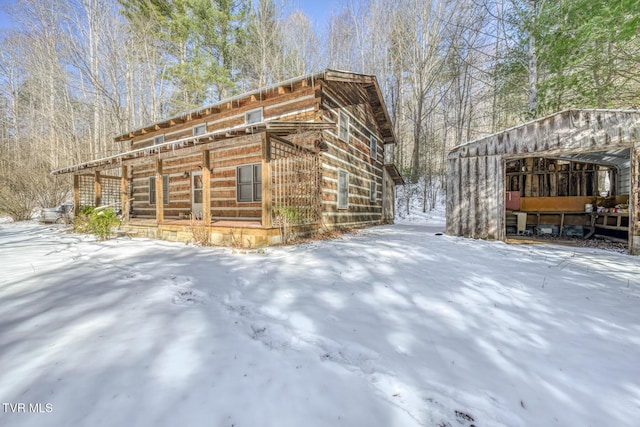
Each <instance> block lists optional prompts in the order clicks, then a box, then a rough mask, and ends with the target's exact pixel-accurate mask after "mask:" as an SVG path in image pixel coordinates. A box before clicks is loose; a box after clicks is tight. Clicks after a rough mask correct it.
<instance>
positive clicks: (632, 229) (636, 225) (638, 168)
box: [612, 143, 640, 255]
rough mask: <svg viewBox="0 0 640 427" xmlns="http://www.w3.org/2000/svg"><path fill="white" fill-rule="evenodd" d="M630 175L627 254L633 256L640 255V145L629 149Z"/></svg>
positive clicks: (637, 144)
mask: <svg viewBox="0 0 640 427" xmlns="http://www.w3.org/2000/svg"><path fill="white" fill-rule="evenodd" d="M630 173H631V180H630V181H631V182H630V184H631V191H629V252H630V253H631V254H633V255H640V143H636V144H635V146H634V147H632V148H631V171H630ZM612 185H613V183H612Z"/></svg>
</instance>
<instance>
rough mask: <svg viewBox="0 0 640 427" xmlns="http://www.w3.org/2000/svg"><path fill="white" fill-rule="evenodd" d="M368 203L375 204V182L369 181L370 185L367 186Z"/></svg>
mask: <svg viewBox="0 0 640 427" xmlns="http://www.w3.org/2000/svg"><path fill="white" fill-rule="evenodd" d="M369 201H370V202H371V203H375V202H376V182H375V181H371V184H370V185H369Z"/></svg>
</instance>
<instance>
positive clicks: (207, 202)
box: [202, 150, 211, 224]
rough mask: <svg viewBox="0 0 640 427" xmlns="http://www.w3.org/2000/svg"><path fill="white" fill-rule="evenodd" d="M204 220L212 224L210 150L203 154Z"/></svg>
mask: <svg viewBox="0 0 640 427" xmlns="http://www.w3.org/2000/svg"><path fill="white" fill-rule="evenodd" d="M202 220H203V222H204V223H205V224H211V155H210V152H209V150H205V151H203V152H202Z"/></svg>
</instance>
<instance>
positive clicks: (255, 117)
mask: <svg viewBox="0 0 640 427" xmlns="http://www.w3.org/2000/svg"><path fill="white" fill-rule="evenodd" d="M261 121H262V108H257V109H255V110H250V111H247V112H246V113H244V123H245V124H247V125H250V124H253V123H260V122H261Z"/></svg>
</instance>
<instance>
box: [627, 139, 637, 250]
mask: <svg viewBox="0 0 640 427" xmlns="http://www.w3.org/2000/svg"><path fill="white" fill-rule="evenodd" d="M630 172H631V183H630V184H631V191H629V252H630V253H631V254H633V255H640V212H639V211H640V143H636V144H635V145H634V146H633V147H631V171H630Z"/></svg>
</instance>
